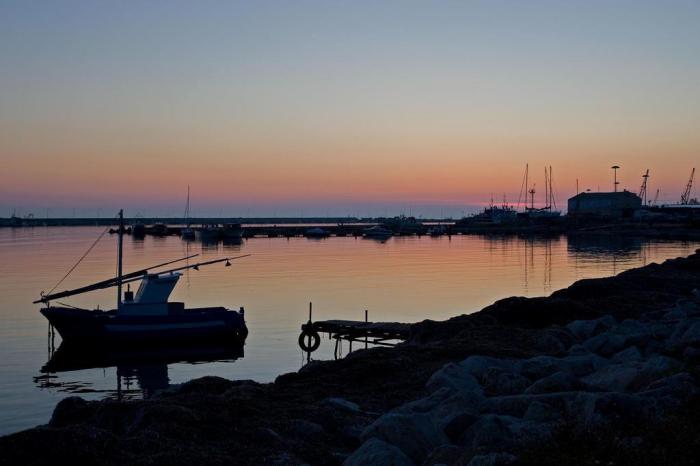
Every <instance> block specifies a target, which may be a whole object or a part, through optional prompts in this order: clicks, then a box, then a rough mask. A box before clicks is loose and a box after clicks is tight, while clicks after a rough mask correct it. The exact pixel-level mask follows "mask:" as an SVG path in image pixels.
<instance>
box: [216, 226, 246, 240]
mask: <svg viewBox="0 0 700 466" xmlns="http://www.w3.org/2000/svg"><path fill="white" fill-rule="evenodd" d="M220 234H221V238H222V239H223V240H224V241H238V240H240V239H241V238H242V237H243V227H242V226H241V224H240V223H225V224H224V227H223V228H222V229H221V232H220Z"/></svg>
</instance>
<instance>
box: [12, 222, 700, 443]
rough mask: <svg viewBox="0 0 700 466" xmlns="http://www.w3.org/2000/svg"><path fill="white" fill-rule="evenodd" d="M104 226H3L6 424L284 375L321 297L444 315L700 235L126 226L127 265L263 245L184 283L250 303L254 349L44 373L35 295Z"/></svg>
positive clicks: (669, 251)
mask: <svg viewBox="0 0 700 466" xmlns="http://www.w3.org/2000/svg"><path fill="white" fill-rule="evenodd" d="M101 231H102V229H101V228H87V227H79V228H34V229H29V228H27V229H0V296H1V297H2V298H0V318H1V319H2V325H1V326H0V354H2V356H3V357H2V359H1V360H0V434H3V433H10V432H14V431H17V430H20V429H23V428H27V427H31V426H34V425H36V424H41V423H45V422H47V421H48V419H49V417H50V414H51V412H52V410H53V407H54V406H55V404H56V402H58V401H59V400H60V399H61V398H63V397H66V396H69V395H71V394H75V393H77V394H80V396H83V397H85V398H91V399H95V398H102V397H106V396H116V394H117V392H116V390H117V389H118V388H119V389H120V394H121V395H124V396H140V395H141V393H142V390H146V391H148V390H150V389H153V388H159V387H163V386H166V385H167V384H168V383H181V382H183V381H186V380H189V379H191V378H194V377H200V376H204V375H218V376H222V377H226V378H231V379H254V380H257V381H262V382H266V381H271V380H274V378H275V377H276V376H277V375H279V374H281V373H284V372H289V371H294V370H297V369H299V368H300V367H301V365H302V364H303V360H304V355H303V354H302V352H301V351H300V349H299V347H298V346H297V337H298V335H299V326H300V324H301V323H302V322H303V321H305V320H306V319H307V316H308V303H309V302H310V301H313V304H314V319H315V320H321V319H327V318H343V319H355V320H360V319H362V318H363V317H364V309H368V310H369V317H370V320H391V321H405V322H414V321H419V320H423V319H426V318H430V319H445V318H448V317H451V316H453V315H456V314H460V313H471V312H475V311H478V310H479V309H481V308H482V307H484V306H486V305H488V304H490V303H492V302H493V301H495V300H497V299H500V298H504V297H507V296H513V295H525V296H539V295H547V294H549V293H551V292H552V291H554V290H557V289H560V288H563V287H566V286H568V285H569V284H571V283H572V282H574V281H575V280H578V279H581V278H592V277H603V276H610V275H613V274H615V273H619V272H620V271H622V270H625V269H628V268H632V267H637V266H640V265H644V264H647V263H650V262H658V261H662V260H664V259H667V258H671V257H676V256H682V255H688V254H690V253H692V252H693V251H694V250H695V249H696V248H698V247H699V246H700V245H699V244H697V243H689V242H668V241H663V242H660V241H644V240H633V239H625V240H616V241H613V242H611V241H610V240H609V239H600V238H586V239H584V238H578V239H567V238H565V237H560V238H553V239H546V240H544V239H523V238H516V237H499V238H485V237H479V236H455V237H452V238H451V239H449V238H447V237H442V238H430V237H423V238H416V237H404V238H392V239H390V240H388V241H387V242H384V243H380V242H376V241H373V240H363V239H355V238H328V239H325V240H320V241H318V240H309V239H303V238H295V239H289V240H287V239H282V238H273V239H267V238H265V239H263V238H256V239H252V240H248V241H246V242H245V243H243V244H242V245H224V244H219V245H214V246H204V245H202V244H201V243H185V242H183V241H181V240H180V239H179V238H176V237H168V238H151V237H147V238H146V239H145V240H142V241H137V240H133V239H131V238H129V237H127V238H125V272H126V271H130V270H135V269H138V268H142V267H144V266H148V265H153V264H156V263H160V262H164V261H167V260H170V259H174V258H178V257H182V256H184V255H186V254H188V253H189V254H193V253H199V254H201V256H202V258H203V259H204V260H206V259H212V258H216V257H221V256H224V255H238V254H252V256H251V257H248V258H244V259H241V260H239V261H236V262H234V266H233V267H229V268H225V267H223V266H221V265H214V266H209V267H205V268H202V269H201V270H200V271H192V272H189V273H188V274H186V275H185V276H183V277H182V279H181V281H180V284H179V285H178V287H177V288H176V290H175V292H174V294H173V296H172V299H173V300H181V301H185V302H186V303H187V304H188V306H192V307H196V306H208V305H211V306H215V305H225V306H227V307H229V308H238V307H239V306H244V307H245V309H246V319H247V322H248V327H249V329H250V335H249V337H248V340H247V344H246V346H245V355H244V356H243V357H238V356H240V355H235V354H224V353H221V354H219V353H215V354H209V353H204V354H195V355H192V354H185V355H176V356H175V359H176V360H178V361H193V360H199V361H200V362H199V363H191V362H175V363H172V362H171V361H170V360H167V359H164V360H161V361H158V362H157V363H155V362H153V361H148V363H144V361H143V360H138V359H137V360H136V361H128V362H127V363H124V362H123V356H124V355H121V357H122V359H121V360H120V362H119V365H118V367H115V366H113V365H111V364H114V363H113V362H107V363H104V362H103V363H102V364H103V365H107V366H108V367H104V368H102V367H100V368H89V369H86V368H81V367H85V366H80V365H79V364H78V365H77V367H76V368H74V369H75V370H72V371H66V372H56V373H50V374H46V373H43V372H42V371H41V368H42V366H44V365H45V364H46V363H47V361H48V359H49V350H48V345H47V343H48V342H47V323H46V321H45V320H44V318H43V317H42V316H41V315H40V314H39V312H38V311H39V306H37V305H32V304H31V302H32V300H34V299H36V298H37V297H38V295H39V292H40V291H42V290H46V291H48V290H50V289H51V287H53V285H54V284H55V283H56V282H57V281H58V279H59V278H60V277H62V276H63V274H64V273H65V272H66V271H67V270H68V268H69V267H70V266H71V265H73V263H74V262H75V261H76V260H77V259H78V257H80V255H81V254H82V253H83V252H84V251H85V250H86V249H87V247H88V246H89V245H90V244H91V243H92V242H93V241H94V239H95V238H96V237H97V236H98V235H99V233H100V232H101ZM115 249H116V240H115V238H114V237H110V236H109V235H107V236H105V238H104V239H103V240H102V241H101V242H100V243H99V244H98V246H97V247H96V248H95V249H94V250H93V252H92V253H91V254H90V255H89V256H88V258H87V259H86V260H85V261H84V262H83V263H82V264H81V265H80V266H79V267H78V268H77V269H76V270H75V272H73V274H72V275H71V276H70V277H69V278H68V279H67V280H66V282H64V283H63V284H62V285H61V287H59V289H66V288H72V287H75V286H79V285H82V284H87V283H90V282H93V281H96V280H99V279H103V278H109V277H112V276H114V272H115ZM197 260H199V259H197ZM115 299H116V297H115V292H113V291H112V290H103V291H99V292H93V293H89V294H86V295H82V296H77V297H74V298H68V299H67V300H66V302H67V303H69V304H72V305H76V306H86V307H94V306H96V305H100V307H101V308H112V307H114V302H115ZM59 340H60V339H59V338H58V337H57V341H56V346H58V343H59ZM332 353H333V346H332V343H331V342H330V341H328V340H324V341H323V343H322V345H321V348H320V349H319V350H318V351H317V352H315V353H314V357H315V358H317V359H326V358H331V357H332ZM127 356H128V355H127ZM201 360H208V361H207V362H201ZM212 360H213V361H212ZM168 362H171V363H170V364H167V363H168ZM92 364H93V366H94V363H92ZM98 364H99V363H98ZM118 374H119V376H118Z"/></svg>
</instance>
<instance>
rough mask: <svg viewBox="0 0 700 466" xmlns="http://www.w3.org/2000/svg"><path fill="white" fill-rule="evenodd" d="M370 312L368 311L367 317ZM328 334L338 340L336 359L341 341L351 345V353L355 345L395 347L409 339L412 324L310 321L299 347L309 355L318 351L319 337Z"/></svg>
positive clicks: (303, 326) (365, 321)
mask: <svg viewBox="0 0 700 466" xmlns="http://www.w3.org/2000/svg"><path fill="white" fill-rule="evenodd" d="M366 315H367V311H365V316H366ZM322 333H327V334H328V337H329V338H330V339H333V340H335V351H334V356H335V358H336V359H338V346H339V343H340V341H341V340H345V341H348V342H349V343H350V352H352V344H353V342H357V343H360V344H364V347H365V348H367V347H368V345H376V346H395V345H396V344H398V343H401V342H403V341H406V340H408V338H409V336H410V334H411V324H407V323H401V322H369V321H367V320H364V321H361V320H320V321H316V322H312V321H311V319H309V321H308V322H307V323H305V324H302V326H301V334H300V335H299V346H300V347H301V349H302V350H303V351H305V352H306V353H307V354H308V355H310V354H311V353H312V352H314V351H316V350H317V349H318V347H319V345H320V344H321V337H320V334H322Z"/></svg>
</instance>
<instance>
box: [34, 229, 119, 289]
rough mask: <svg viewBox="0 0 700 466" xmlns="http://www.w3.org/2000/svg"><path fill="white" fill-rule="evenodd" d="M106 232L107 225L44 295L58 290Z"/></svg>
mask: <svg viewBox="0 0 700 466" xmlns="http://www.w3.org/2000/svg"><path fill="white" fill-rule="evenodd" d="M115 217H116V216H115ZM107 231H109V225H107V227H106V228H105V229H104V230H103V231H102V233H100V236H98V237H97V239H96V240H95V242H94V243H92V244H91V245H90V247H89V248H88V249H87V251H85V252H84V253H83V255H82V256H80V259H78V261H77V262H76V263H75V264H73V267H71V268H70V269H69V270H68V272H66V274H65V275H64V276H63V278H61V279H60V280H59V281H58V283H56V284H55V285H54V286H53V288H51V289H50V290H49V292H48V293H46V294H47V295H50V294H51V293H53V292H54V291H55V290H56V288H58V287H59V286H60V285H61V283H63V281H64V280H65V279H66V278H68V276H69V275H70V274H71V273H73V271H74V270H75V269H76V267H78V265H80V263H81V262H82V261H83V259H85V258H86V257H87V255H88V254H90V252H91V251H92V250H93V249H94V247H95V246H97V243H99V242H100V240H101V239H102V237H104V235H105V234H106V233H107ZM40 294H41V295H42V296H43V295H44V292H43V291H42V292H41V293H40Z"/></svg>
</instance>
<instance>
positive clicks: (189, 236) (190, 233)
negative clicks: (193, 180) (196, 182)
mask: <svg viewBox="0 0 700 466" xmlns="http://www.w3.org/2000/svg"><path fill="white" fill-rule="evenodd" d="M180 237H181V238H182V239H184V240H193V239H194V237H195V235H194V229H193V228H192V227H191V226H190V185H187V203H186V204H185V228H183V229H182V230H180Z"/></svg>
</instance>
